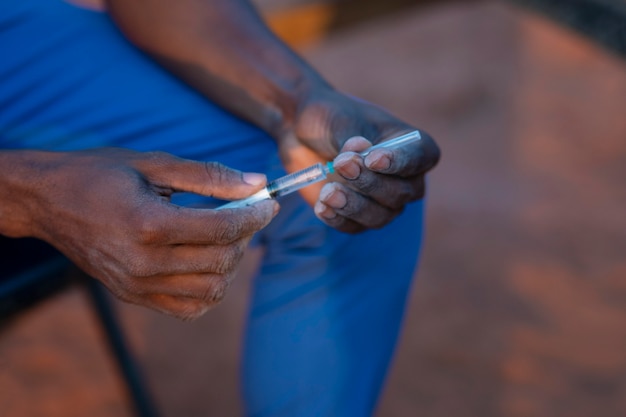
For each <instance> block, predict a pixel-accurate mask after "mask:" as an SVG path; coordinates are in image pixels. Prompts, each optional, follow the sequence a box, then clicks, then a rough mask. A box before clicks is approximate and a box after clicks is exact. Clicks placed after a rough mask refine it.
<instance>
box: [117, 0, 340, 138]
mask: <svg viewBox="0 0 626 417" xmlns="http://www.w3.org/2000/svg"><path fill="white" fill-rule="evenodd" d="M108 9H109V13H110V14H111V16H112V17H113V19H114V20H115V21H116V23H117V24H118V26H119V27H120V28H121V30H122V31H123V32H124V34H125V35H126V36H127V37H128V38H129V39H130V40H131V41H132V42H133V43H134V44H135V45H137V46H138V47H140V48H141V49H143V50H144V51H146V52H148V53H149V54H151V55H152V56H153V57H154V58H155V59H156V60H158V61H159V62H160V63H161V64H163V65H164V66H165V67H167V68H169V69H170V70H172V71H173V72H174V73H175V74H177V75H178V76H179V77H180V78H182V79H184V80H185V81H187V82H188V83H189V84H191V85H192V86H194V87H195V88H196V89H197V90H198V91H200V92H202V93H203V94H205V95H207V96H208V97H211V98H212V99H213V100H215V101H216V102H218V103H219V104H220V105H222V106H223V107H225V108H227V109H228V110H231V111H232V112H234V113H236V114H238V115H239V116H241V117H243V118H244V119H247V120H249V121H251V122H253V123H255V124H256V125H257V126H259V127H261V128H262V129H264V130H265V131H267V132H268V133H270V134H272V135H273V136H274V137H276V138H279V137H281V136H283V135H284V134H285V131H286V130H287V129H289V127H291V126H293V123H294V120H295V117H296V114H297V113H298V106H299V105H301V104H303V103H304V102H306V101H307V97H308V96H309V95H311V94H312V92H314V91H317V90H319V89H329V88H330V87H329V86H328V85H327V84H326V82H325V81H324V80H323V79H322V78H321V77H320V76H319V75H318V74H317V73H316V72H315V71H314V70H313V69H312V68H311V67H309V66H308V65H307V64H306V63H305V62H304V61H302V60H301V59H300V58H299V57H298V56H297V55H296V54H295V53H293V52H292V51H291V50H290V49H289V48H288V47H287V46H286V45H284V44H283V43H282V42H281V41H279V40H278V38H276V36H275V35H274V34H273V33H272V32H270V31H269V29H267V27H266V26H265V25H264V23H263V21H262V19H261V17H260V16H259V15H258V14H257V12H256V10H255V9H254V8H253V7H252V6H251V5H250V4H249V2H247V1H245V0H204V1H203V0H200V1H198V0H176V1H171V0H132V1H130V0H108Z"/></svg>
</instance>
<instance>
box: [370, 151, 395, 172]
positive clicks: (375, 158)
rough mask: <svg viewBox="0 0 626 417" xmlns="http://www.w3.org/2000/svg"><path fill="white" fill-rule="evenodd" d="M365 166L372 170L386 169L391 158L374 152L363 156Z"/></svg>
mask: <svg viewBox="0 0 626 417" xmlns="http://www.w3.org/2000/svg"><path fill="white" fill-rule="evenodd" d="M365 166H366V167H368V168H370V169H372V170H374V171H386V170H388V169H389V168H390V167H391V158H389V156H387V155H385V154H381V153H379V152H376V153H374V154H369V155H367V156H366V157H365Z"/></svg>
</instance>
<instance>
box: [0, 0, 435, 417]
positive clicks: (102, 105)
mask: <svg viewBox="0 0 626 417" xmlns="http://www.w3.org/2000/svg"><path fill="white" fill-rule="evenodd" d="M0 56H1V57H2V58H1V59H0V148H5V149H7V148H38V149H52V150H76V149H86V148H94V147H101V146H119V147H124V148H130V149H135V150H138V151H149V150H160V151H165V152H170V153H172V154H175V155H178V156H181V157H185V158H192V159H197V160H215V161H219V162H222V163H224V164H225V165H228V166H231V167H234V168H238V169H242V170H245V171H257V172H264V173H266V174H268V176H269V177H270V178H274V177H276V176H278V175H281V174H282V173H283V171H282V167H281V165H280V162H279V160H278V158H277V151H276V145H275V144H274V142H273V141H272V140H271V138H269V137H268V136H267V135H266V134H265V133H263V132H262V131H260V130H258V129H257V128H255V127H254V126H251V125H249V124H247V123H246V122H244V121H242V120H240V119H238V118H236V117H234V116H232V115H231V114H229V113H227V112H225V111H224V110H222V109H221V108H219V107H218V106H217V105H215V104H214V103H212V102H210V101H208V100H207V99H206V98H204V97H203V96H201V95H199V94H198V93H196V92H195V91H194V90H192V89H190V88H189V87H188V86H186V85H185V84H183V83H182V82H181V81H179V80H178V79H176V78H174V77H173V76H171V75H170V74H169V73H167V72H166V71H164V70H163V69H162V68H161V67H159V66H158V65H156V64H155V63H154V62H152V61H151V60H150V59H149V58H147V57H146V56H144V55H143V54H142V53H141V52H139V51H138V50H136V49H135V48H134V47H133V46H132V45H130V44H129V43H128V42H127V41H126V40H125V39H124V38H123V36H122V35H121V34H120V33H119V32H118V30H117V29H116V27H115V26H114V25H113V23H112V22H111V21H110V19H109V18H108V16H107V15H106V14H103V13H99V12H93V11H88V10H84V9H80V8H78V7H75V6H71V5H69V4H67V3H65V2H63V1H61V0H4V1H3V2H1V3H0ZM194 198H195V199H197V197H190V196H187V197H183V198H182V199H180V200H179V202H180V203H181V204H186V203H189V202H192V201H193V199H194ZM281 206H282V209H281V212H280V214H279V215H278V216H277V217H276V219H274V221H273V222H272V223H271V224H270V225H269V226H268V227H267V228H266V229H264V230H263V231H261V232H260V233H259V234H258V235H257V243H259V244H261V245H264V247H265V251H266V255H265V257H264V259H263V262H262V265H261V268H260V271H259V273H258V276H257V277H256V278H255V281H254V285H253V293H252V298H251V301H250V308H249V314H248V320H247V327H246V335H245V347H244V352H243V359H242V360H243V376H242V381H243V382H242V385H243V394H244V399H245V407H246V413H247V415H249V416H289V417H294V416H350V417H358V416H369V415H371V414H372V412H373V409H374V406H375V404H376V401H377V399H378V397H379V393H380V389H381V386H382V383H383V381H384V378H385V375H386V373H387V369H388V366H389V362H390V359H391V357H392V354H393V351H394V347H395V345H396V340H397V337H398V333H399V329H400V325H401V321H402V317H403V313H404V309H405V303H406V298H407V294H408V292H409V288H410V284H411V280H412V276H413V272H414V268H415V264H416V262H417V256H418V252H419V248H420V244H421V236H422V220H423V219H422V217H423V216H422V211H423V206H422V203H421V202H418V203H414V204H412V205H410V206H408V207H407V208H406V210H405V212H404V213H403V214H402V215H401V216H400V217H399V218H397V219H396V220H394V221H393V222H392V223H391V224H390V225H388V226H387V227H385V228H384V229H382V230H375V231H374V230H373V231H368V232H365V233H361V234H358V235H347V234H343V233H340V232H337V231H336V230H334V229H331V228H329V227H327V226H325V225H324V224H323V223H321V222H320V221H319V220H318V219H316V218H315V216H314V215H313V212H312V209H311V208H310V207H309V206H307V205H306V204H305V203H304V201H303V200H302V199H301V198H300V197H299V196H298V195H292V196H289V197H287V198H285V199H283V200H281ZM208 377H211V376H210V375H209V376H208Z"/></svg>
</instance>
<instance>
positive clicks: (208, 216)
mask: <svg viewBox="0 0 626 417" xmlns="http://www.w3.org/2000/svg"><path fill="white" fill-rule="evenodd" d="M155 203H156V204H159V206H154V204H155ZM150 204H151V205H150V206H149V207H146V208H144V209H143V210H138V214H137V216H136V218H135V219H134V222H135V224H136V226H135V230H137V234H138V240H139V242H140V243H143V244H151V245H164V244H168V245H171V244H213V245H228V244H230V243H233V242H235V241H237V240H239V239H242V238H244V237H247V236H251V235H253V234H254V233H256V232H257V231H259V230H261V229H262V228H264V227H265V226H267V225H268V224H269V222H270V221H271V220H272V218H273V217H274V216H275V215H276V213H278V208H279V206H278V204H277V203H276V202H275V201H273V200H267V201H261V202H259V203H256V204H253V205H251V206H248V207H243V208H238V209H224V210H209V209H198V208H185V207H179V206H175V205H172V204H169V203H166V202H163V201H161V200H158V201H156V202H151V203H150Z"/></svg>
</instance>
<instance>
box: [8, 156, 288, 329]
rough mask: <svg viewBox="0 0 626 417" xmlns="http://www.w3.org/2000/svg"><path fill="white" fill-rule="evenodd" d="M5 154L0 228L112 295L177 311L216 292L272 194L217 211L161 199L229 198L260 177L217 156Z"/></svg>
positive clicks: (208, 301) (186, 313)
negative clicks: (43, 246) (47, 251)
mask: <svg viewBox="0 0 626 417" xmlns="http://www.w3.org/2000/svg"><path fill="white" fill-rule="evenodd" d="M8 153H12V152H8ZM3 154H5V155H3V156H6V153H4V152H3ZM13 156H14V158H13V159H10V161H11V165H13V168H14V171H13V173H14V174H15V173H16V172H18V175H15V176H14V178H15V177H19V181H12V182H11V184H10V186H9V187H7V186H5V185H6V181H4V179H3V182H4V184H2V185H3V187H0V196H2V197H3V198H2V199H3V200H4V201H5V202H7V201H10V202H11V203H9V204H8V205H5V206H4V207H0V208H2V210H0V214H1V216H0V217H4V219H0V220H3V221H0V232H2V233H4V234H7V235H9V236H11V235H12V236H16V237H17V236H33V237H37V238H40V239H43V240H45V241H47V242H49V243H51V244H52V245H54V246H55V247H57V248H58V249H59V250H60V251H61V252H63V253H64V254H65V255H66V256H67V257H68V258H70V259H71V260H72V261H73V262H74V263H75V264H76V265H77V266H79V267H80V268H81V269H83V270H84V271H85V272H87V273H88V274H90V275H91V276H93V277H95V278H97V279H99V280H100V281H102V282H103V283H104V284H105V285H106V286H107V287H108V288H109V289H110V290H111V291H112V292H113V293H114V294H116V295H117V296H118V297H119V298H121V299H122V300H125V301H128V302H131V303H134V304H139V305H144V306H147V307H150V308H153V309H156V310H159V311H162V312H165V313H167V314H170V315H173V316H176V317H179V318H182V319H193V318H196V317H198V316H200V315H201V314H203V313H204V312H205V311H207V310H208V309H209V308H210V307H211V306H213V305H215V304H217V303H218V302H219V301H220V300H221V299H222V298H223V297H224V294H225V291H226V289H227V287H228V285H229V282H230V279H231V278H232V276H233V274H234V272H235V270H236V267H237V265H238V263H239V261H240V260H241V257H242V255H243V252H244V250H245V248H246V246H247V244H248V242H249V241H250V239H251V237H252V235H253V234H254V233H255V232H257V231H258V230H260V229H262V228H263V227H265V226H266V225H267V224H268V223H269V222H270V220H271V219H272V218H273V217H274V215H275V214H276V212H277V211H278V205H277V204H276V202H274V201H265V202H261V203H258V204H256V205H254V206H251V207H246V208H242V209H234V210H219V211H215V210H209V209H198V208H185V207H180V206H176V205H174V204H171V203H170V196H171V195H172V194H173V193H175V192H181V191H185V192H192V193H196V194H201V195H205V196H214V197H218V198H223V199H239V198H244V197H247V196H249V195H251V194H253V193H254V192H256V191H258V190H259V189H261V188H262V187H263V186H264V185H265V181H266V180H265V177H264V176H263V175H261V174H243V173H241V172H239V171H235V170H232V169H229V168H227V167H225V166H223V165H220V164H217V163H202V162H195V161H189V160H184V159H180V158H176V157H174V156H172V155H169V154H165V153H137V152H133V151H129V150H124V149H109V148H107V149H98V150H91V151H80V152H69V153H52V152H36V151H24V152H20V151H17V152H15V153H14V154H13ZM4 160H6V159H4ZM3 174H4V173H3ZM25 175H30V178H28V177H26V178H25V177H24V176H25ZM18 183H19V184H22V185H23V184H26V185H27V186H26V187H24V186H21V187H20V186H18V185H16V184H18ZM0 204H1V205H4V203H0ZM11 214H13V215H14V216H11ZM11 217H13V218H14V219H15V220H14V222H13V223H12V225H11V222H8V221H7V220H9V219H11ZM25 225H27V230H25V227H26V226H25Z"/></svg>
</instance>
